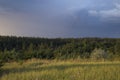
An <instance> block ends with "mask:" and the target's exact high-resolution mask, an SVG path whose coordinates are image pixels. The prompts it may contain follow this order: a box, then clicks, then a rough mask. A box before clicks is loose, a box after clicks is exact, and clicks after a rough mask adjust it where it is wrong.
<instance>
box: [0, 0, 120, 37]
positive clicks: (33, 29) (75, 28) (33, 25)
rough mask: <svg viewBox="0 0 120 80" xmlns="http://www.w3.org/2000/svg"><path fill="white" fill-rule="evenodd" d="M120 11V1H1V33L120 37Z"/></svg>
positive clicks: (41, 35) (44, 35) (40, 35)
mask: <svg viewBox="0 0 120 80" xmlns="http://www.w3.org/2000/svg"><path fill="white" fill-rule="evenodd" d="M119 10H120V6H119V1H118V0H52V1H50V0H19V1H18V0H7V1H6V0H0V34H2V35H18V36H39V37H90V36H94V37H120V35H119V30H120V27H119V26H120V22H119V17H120V15H119ZM101 18H102V19H101ZM103 18H104V19H103ZM111 19H112V20H114V23H112V22H113V21H111ZM115 22H116V23H115Z"/></svg>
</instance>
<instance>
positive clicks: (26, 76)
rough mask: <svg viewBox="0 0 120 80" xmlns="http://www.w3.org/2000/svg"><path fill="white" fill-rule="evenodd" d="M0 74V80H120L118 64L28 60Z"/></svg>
mask: <svg viewBox="0 0 120 80" xmlns="http://www.w3.org/2000/svg"><path fill="white" fill-rule="evenodd" d="M1 72H2V74H1V75H0V80H120V62H117V61H116V62H90V61H89V62H87V61H84V62H83V61H77V60H76V61H72V60H71V61H70V60H68V61H56V60H28V61H24V62H12V63H6V64H5V65H4V66H3V67H2V70H1Z"/></svg>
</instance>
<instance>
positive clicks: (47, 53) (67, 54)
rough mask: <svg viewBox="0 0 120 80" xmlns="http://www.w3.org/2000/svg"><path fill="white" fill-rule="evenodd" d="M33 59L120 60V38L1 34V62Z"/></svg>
mask: <svg viewBox="0 0 120 80" xmlns="http://www.w3.org/2000/svg"><path fill="white" fill-rule="evenodd" d="M31 58H38V59H62V60H64V59H91V58H92V59H96V60H99V59H104V60H119V59H120V39H119V38H65V39H63V38H56V39H48V38H34V37H15V36H0V63H2V62H10V61H19V60H26V59H31ZM1 65H2V64H0V66H1Z"/></svg>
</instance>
